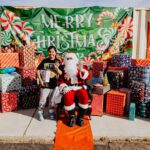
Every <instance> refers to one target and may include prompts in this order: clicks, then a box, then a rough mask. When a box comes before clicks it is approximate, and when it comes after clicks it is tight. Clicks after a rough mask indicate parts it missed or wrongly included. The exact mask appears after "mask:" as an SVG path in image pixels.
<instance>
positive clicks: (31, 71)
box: [17, 67, 36, 86]
mask: <svg viewBox="0 0 150 150" xmlns="http://www.w3.org/2000/svg"><path fill="white" fill-rule="evenodd" d="M17 70H18V73H19V74H20V75H21V78H22V85H23V86H26V85H33V84H35V83H36V68H26V67H19V68H18V69H17Z"/></svg>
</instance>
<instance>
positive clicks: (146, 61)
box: [131, 59, 150, 66]
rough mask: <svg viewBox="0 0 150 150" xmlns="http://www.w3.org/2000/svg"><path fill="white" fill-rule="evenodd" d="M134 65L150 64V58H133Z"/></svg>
mask: <svg viewBox="0 0 150 150" xmlns="http://www.w3.org/2000/svg"><path fill="white" fill-rule="evenodd" d="M131 64H132V66H150V59H131Z"/></svg>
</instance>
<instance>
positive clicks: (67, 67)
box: [59, 52, 90, 127]
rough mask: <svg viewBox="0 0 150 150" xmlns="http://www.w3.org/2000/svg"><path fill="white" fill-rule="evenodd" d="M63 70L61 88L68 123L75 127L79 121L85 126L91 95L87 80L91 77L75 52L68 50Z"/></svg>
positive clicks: (79, 123) (80, 124) (60, 81)
mask: <svg viewBox="0 0 150 150" xmlns="http://www.w3.org/2000/svg"><path fill="white" fill-rule="evenodd" d="M62 72H63V73H62V75H61V76H60V78H59V89H60V92H61V93H62V94H63V96H64V108H65V110H67V111H68V114H69V122H68V125H69V126H70V127H73V126H74V125H75V123H77V125H79V126H83V125H84V121H83V116H84V114H85V113H86V110H87V108H88V99H89V97H88V92H87V88H86V83H85V82H86V80H88V79H89V78H90V75H89V72H88V70H87V69H86V68H85V67H84V66H83V65H82V63H81V62H79V60H78V58H77V56H76V54H75V53H73V52H67V53H66V54H65V55H64V66H63V69H62ZM75 97H77V100H78V106H79V109H78V110H79V111H78V115H77V117H76V116H75V110H74V109H75V103H74V100H75Z"/></svg>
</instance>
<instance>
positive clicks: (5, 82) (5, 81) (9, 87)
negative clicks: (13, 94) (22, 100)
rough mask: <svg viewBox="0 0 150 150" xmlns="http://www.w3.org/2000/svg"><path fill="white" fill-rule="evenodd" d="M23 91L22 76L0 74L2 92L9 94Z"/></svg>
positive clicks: (13, 73)
mask: <svg viewBox="0 0 150 150" xmlns="http://www.w3.org/2000/svg"><path fill="white" fill-rule="evenodd" d="M19 89H21V76H20V75H19V74H18V73H16V72H12V73H11V74H0V91H1V92H9V91H14V90H15V91H16V90H19Z"/></svg>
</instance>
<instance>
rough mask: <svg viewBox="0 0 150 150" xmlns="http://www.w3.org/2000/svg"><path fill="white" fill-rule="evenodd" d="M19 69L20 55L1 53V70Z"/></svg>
mask: <svg viewBox="0 0 150 150" xmlns="http://www.w3.org/2000/svg"><path fill="white" fill-rule="evenodd" d="M4 67H19V56H18V53H0V68H4Z"/></svg>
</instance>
